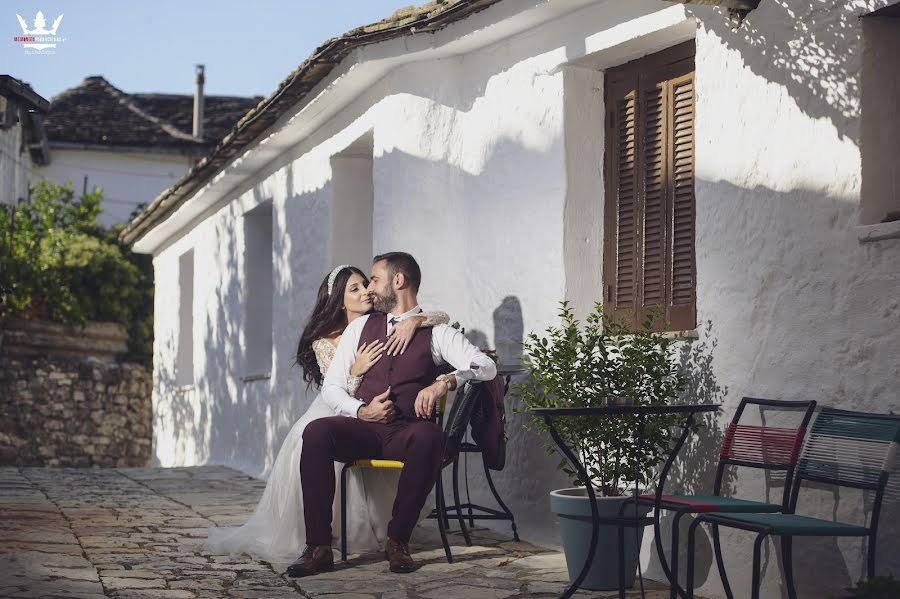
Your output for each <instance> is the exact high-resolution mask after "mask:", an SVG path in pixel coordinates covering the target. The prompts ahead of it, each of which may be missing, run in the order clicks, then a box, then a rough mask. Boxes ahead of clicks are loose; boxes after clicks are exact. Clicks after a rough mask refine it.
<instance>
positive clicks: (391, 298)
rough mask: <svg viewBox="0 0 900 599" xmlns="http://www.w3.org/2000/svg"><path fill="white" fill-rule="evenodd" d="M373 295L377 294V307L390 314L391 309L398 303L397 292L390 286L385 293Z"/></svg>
mask: <svg viewBox="0 0 900 599" xmlns="http://www.w3.org/2000/svg"><path fill="white" fill-rule="evenodd" d="M373 295H374V296H375V298H374V303H375V309H376V310H378V311H379V312H383V313H385V314H389V313H390V311H391V310H393V309H394V306H396V305H397V294H396V293H394V289H393V288H388V290H387V291H386V292H385V295H378V294H377V293H374V294H373Z"/></svg>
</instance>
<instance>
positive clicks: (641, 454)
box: [513, 302, 685, 590]
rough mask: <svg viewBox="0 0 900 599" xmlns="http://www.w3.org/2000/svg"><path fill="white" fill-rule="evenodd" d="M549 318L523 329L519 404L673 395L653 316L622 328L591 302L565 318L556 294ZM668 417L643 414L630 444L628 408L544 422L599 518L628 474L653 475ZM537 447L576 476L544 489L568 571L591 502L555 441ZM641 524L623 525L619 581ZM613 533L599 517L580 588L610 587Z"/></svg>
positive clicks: (618, 500) (636, 401) (629, 568)
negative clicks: (555, 320)
mask: <svg viewBox="0 0 900 599" xmlns="http://www.w3.org/2000/svg"><path fill="white" fill-rule="evenodd" d="M559 317H560V321H561V322H560V324H559V326H551V327H549V328H548V329H547V330H546V333H545V336H543V337H539V336H538V335H537V334H535V333H531V334H529V335H528V336H527V338H526V340H525V342H524V344H523V346H524V356H523V361H524V363H525V365H526V367H527V368H528V371H529V374H528V378H527V379H526V380H525V381H524V382H523V383H520V384H518V385H516V387H515V389H514V392H513V393H514V396H516V397H518V398H519V399H521V401H522V404H523V407H524V409H525V411H527V410H528V409H530V408H563V407H571V408H575V407H602V406H609V405H623V404H624V405H631V404H633V405H667V404H668V403H669V402H671V401H672V400H674V399H676V398H677V397H678V396H679V394H680V392H681V390H682V388H683V386H684V383H685V381H684V379H683V378H682V377H681V376H680V375H679V369H678V365H677V363H676V360H675V359H674V354H675V352H676V347H675V341H674V340H672V339H670V338H667V337H666V336H664V335H662V334H661V333H657V332H653V323H654V317H653V316H651V317H650V318H648V320H647V322H645V323H644V324H643V327H642V328H641V330H638V331H632V330H629V328H628V327H627V326H626V325H625V323H624V322H623V321H622V320H620V319H617V318H615V317H613V316H612V315H610V314H608V313H606V312H605V311H604V309H603V305H602V304H601V303H599V302H598V303H597V304H595V306H594V309H593V311H592V312H591V314H590V315H589V316H588V317H587V319H586V320H585V322H584V323H581V322H579V321H578V320H576V319H575V316H574V314H573V312H572V310H571V309H570V307H569V304H568V303H567V302H562V304H561V309H560V313H559ZM532 424H533V425H534V427H535V428H536V429H537V430H539V431H543V430H545V429H546V424H545V423H544V421H543V420H542V419H539V418H536V419H534V420H533V421H532ZM672 424H673V421H672V419H671V418H668V417H666V418H663V417H655V418H652V419H649V420H648V421H647V423H646V426H645V429H644V436H643V439H644V440H643V443H642V445H641V449H640V450H639V449H638V443H637V439H638V434H637V433H638V431H637V419H636V418H635V417H633V416H616V417H606V418H574V417H570V418H558V419H556V420H555V421H554V426H555V428H556V429H557V431H558V432H559V434H560V436H561V437H562V439H563V441H564V442H565V443H566V444H567V445H568V447H570V448H571V449H572V450H573V451H574V452H575V453H576V455H578V457H579V459H580V460H581V462H582V464H583V465H584V466H585V468H586V470H587V472H588V475H589V476H590V479H591V483H592V484H593V486H594V489H595V491H596V494H597V507H598V509H599V510H600V515H601V517H615V516H617V515H619V514H620V509H621V508H622V507H623V506H622V503H623V502H624V501H625V500H626V498H627V497H626V491H627V490H628V488H629V485H630V486H631V488H632V489H633V486H634V481H635V478H636V477H637V479H638V480H639V483H640V485H641V486H644V485H646V484H648V483H649V482H650V481H652V480H653V475H654V473H655V471H656V469H657V467H658V466H659V464H660V462H661V461H662V460H663V459H664V458H665V456H666V455H668V451H669V448H670V443H671V441H672V432H671V431H672V426H671V425H672ZM547 452H548V454H550V455H553V454H556V455H558V456H559V457H560V462H559V469H560V470H562V471H564V472H565V473H566V474H567V475H569V476H570V477H571V478H572V482H573V484H574V485H576V486H574V487H572V488H567V489H559V490H556V491H553V492H552V493H551V494H550V503H551V510H552V511H553V512H554V513H555V514H557V515H558V517H559V522H560V530H561V533H562V537H563V546H564V549H565V553H566V561H567V564H568V569H569V577H570V579H572V580H574V579H575V577H577V576H578V574H579V573H580V571H581V569H582V566H583V565H584V560H585V558H586V557H587V552H588V549H589V543H590V539H591V508H590V505H589V503H588V501H589V499H588V497H587V492H586V490H585V488H584V487H583V486H582V485H583V483H582V482H581V480H580V479H579V478H578V475H577V473H576V472H575V471H574V469H572V468H571V466H570V465H569V464H568V462H566V460H565V458H564V456H562V454H561V453H559V450H558V449H557V447H556V446H555V445H554V444H553V443H548V446H547ZM629 494H630V493H629ZM632 508H633V506H632ZM640 509H641V510H642V514H641V515H646V513H648V512H649V509H648V508H640ZM627 513H628V512H627V511H626V514H627ZM630 514H631V515H633V514H634V512H630ZM641 532H642V530H638V531H637V534H636V535H635V534H631V533H630V531H629V534H627V535H626V536H625V540H626V546H625V560H626V561H625V568H626V570H625V572H626V584H627V585H628V586H631V585H632V584H633V582H634V574H635V570H636V566H637V556H638V551H639V548H640V547H639V539H640V537H641ZM617 539H618V536H617V529H616V527H614V526H601V532H600V539H599V542H598V546H597V550H596V552H595V557H594V564H593V565H592V567H591V570H590V571H589V573H588V576H587V578H586V579H585V580H584V581H583V582H582V585H581V586H582V587H583V588H586V589H592V590H608V589H614V588H617V587H618V576H617V572H618V570H617V568H618V558H617V556H618V544H617ZM636 539H637V540H636Z"/></svg>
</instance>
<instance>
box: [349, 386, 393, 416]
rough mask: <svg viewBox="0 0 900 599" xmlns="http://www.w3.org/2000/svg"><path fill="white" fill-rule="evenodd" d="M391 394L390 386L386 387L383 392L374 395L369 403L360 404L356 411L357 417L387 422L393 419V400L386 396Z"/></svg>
mask: <svg viewBox="0 0 900 599" xmlns="http://www.w3.org/2000/svg"><path fill="white" fill-rule="evenodd" d="M390 394H391V388H390V387H388V388H387V390H385V392H384V393H382V394H380V395H376V396H375V397H374V398H373V399H372V401H371V402H369V405H367V406H362V407H360V408H359V410H358V411H357V412H356V416H357V418H359V419H360V420H367V421H368V422H381V423H388V422H391V421H392V420H393V419H394V415H395V411H394V402H392V401H391V400H390V399H388V397H389V396H390Z"/></svg>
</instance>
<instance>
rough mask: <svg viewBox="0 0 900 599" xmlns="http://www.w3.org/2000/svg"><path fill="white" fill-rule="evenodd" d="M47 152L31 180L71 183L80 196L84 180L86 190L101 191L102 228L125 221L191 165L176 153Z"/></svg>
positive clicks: (55, 149)
mask: <svg viewBox="0 0 900 599" xmlns="http://www.w3.org/2000/svg"><path fill="white" fill-rule="evenodd" d="M51 152H52V154H51V158H52V159H51V161H50V164H48V165H47V166H43V167H36V168H35V171H34V176H35V178H36V179H49V180H50V181H54V182H56V183H61V184H64V183H66V182H69V181H71V183H72V188H73V189H74V190H75V193H76V195H81V192H82V190H83V189H84V180H85V177H87V190H88V191H93V189H94V188H95V187H99V188H101V189H102V190H103V212H102V213H101V215H100V221H101V222H102V223H103V224H104V225H105V226H110V225H115V224H118V223H121V222H125V221H126V220H128V217H129V216H130V215H131V213H132V211H133V210H134V209H135V208H136V207H137V205H138V204H149V203H150V202H151V201H152V200H153V198H155V197H156V196H157V195H159V193H160V192H161V191H163V190H164V189H166V188H167V187H169V186H170V185H172V184H173V183H175V181H177V180H178V179H179V177H181V176H182V175H183V174H184V173H185V172H186V171H187V170H188V169H189V168H190V166H191V163H190V159H189V158H188V157H186V156H180V155H178V154H151V153H147V152H124V151H118V152H99V151H94V150H75V149H64V148H52V149H51Z"/></svg>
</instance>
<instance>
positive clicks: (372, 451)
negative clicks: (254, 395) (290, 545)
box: [300, 416, 444, 545]
mask: <svg viewBox="0 0 900 599" xmlns="http://www.w3.org/2000/svg"><path fill="white" fill-rule="evenodd" d="M443 442H444V435H443V432H442V431H441V428H440V427H439V426H438V425H437V424H435V423H434V422H431V421H428V420H395V421H394V422H391V423H390V424H380V423H377V422H366V421H364V420H358V419H356V418H348V417H346V416H330V417H328V418H320V419H318V420H313V421H312V422H310V423H309V424H308V425H306V429H305V430H304V431H303V449H302V451H301V453H300V484H301V485H302V487H303V517H304V520H305V521H306V543H307V544H308V545H331V518H332V514H331V504H332V503H333V502H334V492H335V480H334V462H352V461H354V460H362V459H380V460H399V461H401V462H403V470H402V471H401V472H400V484H399V486H398V487H397V496H396V497H395V498H394V507H393V511H392V512H391V521H390V523H389V524H388V536H389V537H390V538H392V539H394V540H395V541H400V542H403V543H408V542H409V537H410V536H411V535H412V531H413V528H415V526H416V522H417V521H418V519H419V513H420V512H421V511H422V507H423V506H424V505H425V500H426V499H427V498H428V494H429V493H430V492H431V489H432V487H434V483H435V481H436V480H437V477H438V473H439V471H440V465H441V454H442V452H443Z"/></svg>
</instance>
